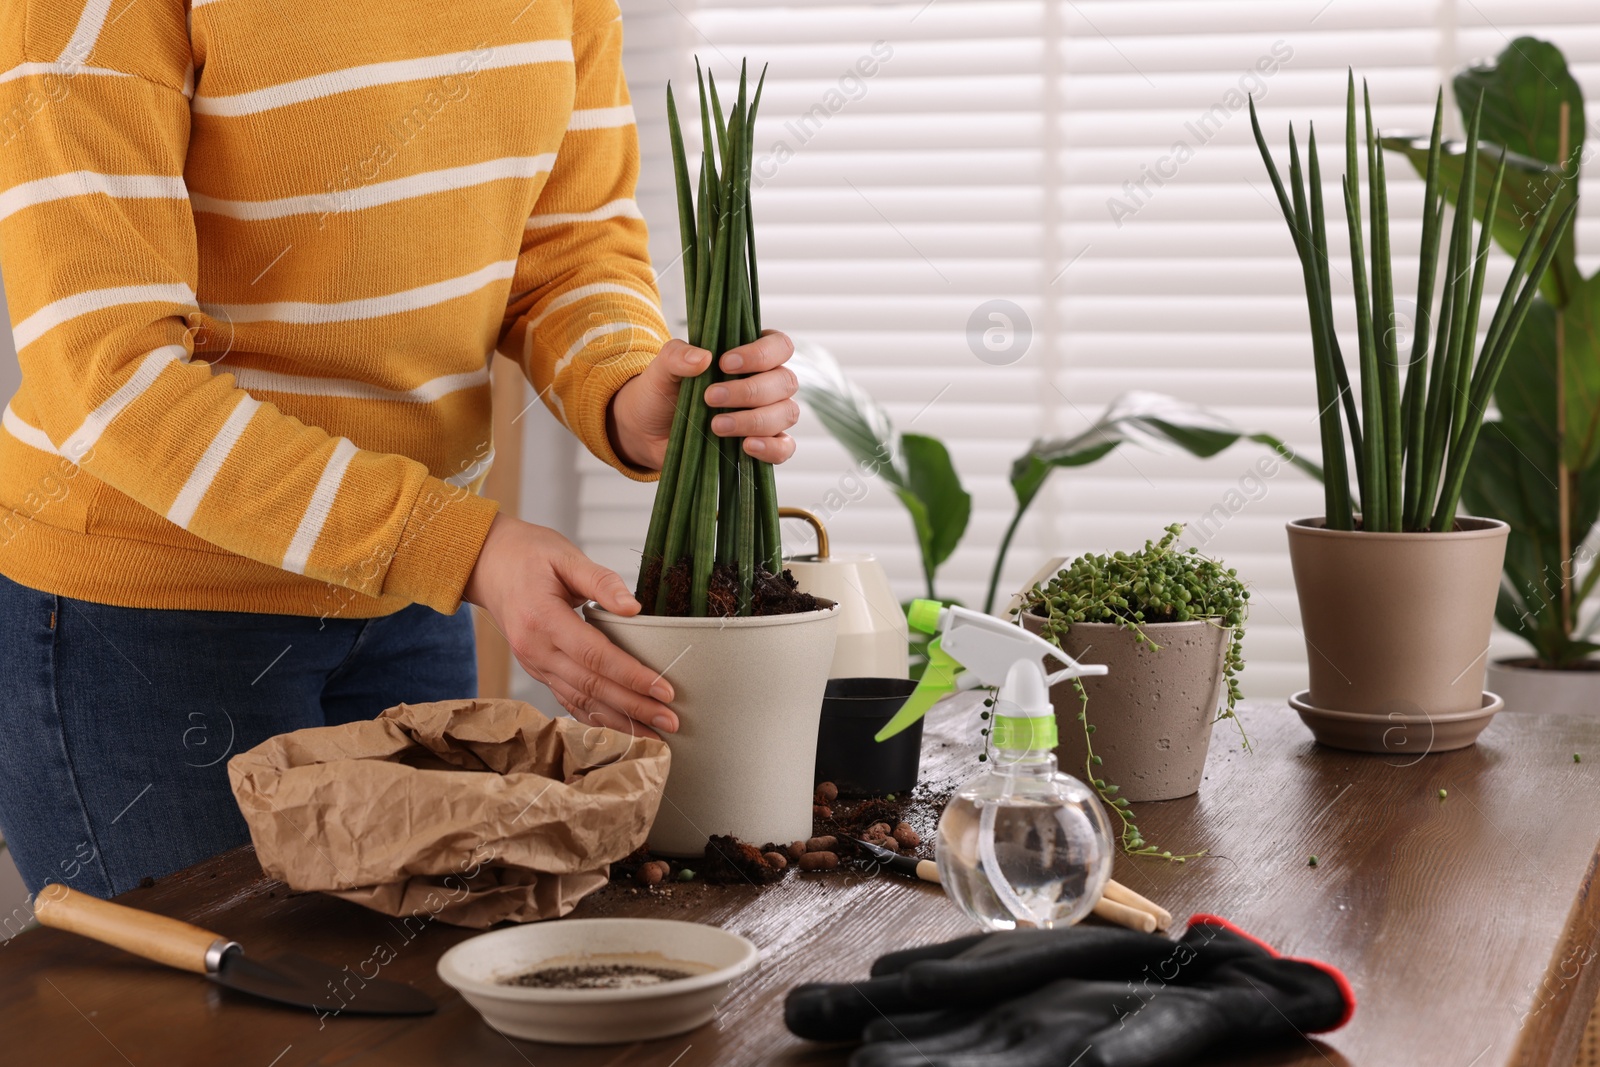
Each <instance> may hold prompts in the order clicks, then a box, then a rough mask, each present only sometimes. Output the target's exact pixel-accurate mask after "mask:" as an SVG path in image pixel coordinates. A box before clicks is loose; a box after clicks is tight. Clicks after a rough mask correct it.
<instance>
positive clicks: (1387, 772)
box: [0, 703, 1600, 1067]
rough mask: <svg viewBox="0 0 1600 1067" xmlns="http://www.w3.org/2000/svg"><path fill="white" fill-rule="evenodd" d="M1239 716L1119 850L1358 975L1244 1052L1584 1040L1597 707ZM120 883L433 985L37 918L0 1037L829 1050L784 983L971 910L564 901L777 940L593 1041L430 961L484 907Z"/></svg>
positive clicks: (8, 984)
mask: <svg viewBox="0 0 1600 1067" xmlns="http://www.w3.org/2000/svg"><path fill="white" fill-rule="evenodd" d="M973 710H974V709H973V708H972V707H970V706H964V705H960V704H957V705H955V706H947V707H944V708H941V709H940V710H938V711H937V712H936V713H935V715H934V716H933V717H932V718H931V720H930V723H929V730H928V757H927V771H928V772H929V773H931V774H935V775H938V774H946V775H947V774H949V773H952V772H954V771H958V770H961V769H964V768H966V767H969V766H970V767H972V768H973V769H976V767H977V764H976V763H975V762H974V759H975V756H974V753H975V748H974V747H973V746H972V745H971V743H970V742H971V740H972V739H974V738H975V736H976V723H975V721H974V720H973V718H972V715H973ZM1243 714H1244V719H1245V722H1246V724H1247V725H1248V726H1249V728H1250V732H1251V734H1252V736H1253V738H1254V741H1255V749H1254V751H1253V752H1251V753H1245V752H1243V751H1241V750H1240V748H1239V744H1238V739H1237V737H1236V736H1235V735H1234V734H1233V732H1232V731H1231V730H1229V729H1225V728H1219V730H1218V731H1217V733H1216V736H1215V741H1214V743H1213V745H1212V752H1211V757H1210V760H1209V762H1208V763H1207V769H1206V778H1205V782H1204V784H1203V786H1202V788H1201V790H1200V793H1199V794H1198V795H1197V796H1195V797H1191V798H1188V799H1186V800H1180V801H1172V802H1168V803H1165V804H1145V805H1141V806H1140V809H1139V816H1140V824H1141V827H1142V828H1143V829H1144V831H1145V834H1146V836H1147V838H1149V839H1150V840H1152V841H1155V842H1159V843H1160V844H1161V845H1162V846H1163V847H1166V848H1170V849H1171V850H1172V851H1174V852H1177V851H1180V850H1181V851H1193V850H1198V849H1206V850H1208V855H1207V856H1206V857H1204V858H1202V859H1200V860H1196V861H1192V862H1190V863H1188V864H1186V865H1184V866H1182V867H1178V866H1173V865H1169V864H1166V863H1162V862H1159V861H1150V860H1140V861H1130V860H1127V859H1123V860H1121V861H1119V864H1118V869H1117V872H1116V876H1117V877H1118V878H1119V879H1120V880H1122V881H1123V882H1125V883H1127V884H1128V885H1130V886H1132V887H1133V888H1135V889H1137V890H1139V891H1140V892H1143V893H1145V894H1146V895H1147V896H1150V897H1152V898H1154V899H1155V900H1157V901H1159V902H1161V903H1163V904H1165V905H1166V906H1167V907H1168V908H1169V909H1171V910H1172V911H1173V912H1174V914H1176V915H1178V916H1179V917H1180V919H1181V918H1182V917H1184V916H1187V915H1189V914H1191V913H1194V912H1211V913H1214V914H1218V915H1222V916H1224V917H1227V918H1229V919H1231V920H1233V921H1234V922H1236V923H1238V924H1240V925H1241V926H1243V927H1244V928H1246V929H1248V930H1250V931H1252V932H1254V933H1255V934H1257V935H1258V936H1260V937H1262V938H1265V939H1266V940H1268V941H1270V942H1272V943H1273V944H1275V945H1277V946H1278V947H1279V948H1281V949H1282V950H1283V951H1284V952H1286V953H1289V954H1293V955H1305V956H1314V957H1318V958H1321V959H1325V960H1328V961H1330V962H1332V963H1334V964H1336V965H1338V966H1339V967H1341V968H1343V969H1344V971H1345V973H1346V974H1347V975H1348V976H1349V978H1350V981H1351V983H1352V984H1353V985H1354V987H1355V989H1356V992H1357V994H1358V996H1359V999H1360V1007H1359V1008H1358V1009H1357V1011H1356V1014H1355V1018H1354V1020H1353V1021H1352V1022H1351V1023H1350V1025H1349V1026H1347V1027H1346V1028H1345V1029H1343V1030H1341V1031H1339V1032H1337V1033H1334V1034H1329V1035H1325V1036H1324V1037H1322V1038H1320V1039H1315V1040H1312V1039H1307V1040H1305V1041H1302V1042H1299V1043H1297V1044H1295V1045H1293V1046H1290V1047H1286V1048H1283V1049H1280V1050H1277V1051H1274V1052H1271V1053H1267V1054H1259V1055H1257V1056H1256V1057H1255V1058H1253V1059H1250V1060H1248V1061H1246V1062H1249V1063H1253V1064H1274V1065H1277V1064H1285V1065H1287V1064H1294V1065H1313V1064H1315V1065H1322V1064H1335V1065H1344V1064H1363V1065H1389V1064H1396V1065H1427V1067H1432V1065H1439V1067H1491V1065H1501V1064H1519V1065H1536V1064H1537V1065H1547V1064H1548V1065H1561V1067H1565V1065H1567V1064H1569V1063H1571V1062H1572V1057H1573V1055H1574V1053H1575V1050H1576V1048H1577V1045H1578V1041H1579V1038H1580V1035H1581V1032H1582V1029H1583V1025H1584V1021H1585V1020H1586V1019H1587V1018H1588V1015H1589V1010H1590V1008H1591V1007H1592V1006H1593V1004H1594V1002H1595V998H1596V996H1597V994H1600V895H1597V894H1596V893H1595V891H1594V890H1595V871H1596V862H1597V860H1596V845H1597V843H1600V719H1588V718H1581V717H1560V716H1543V715H1527V714H1523V715H1510V714H1502V715H1501V716H1500V717H1499V718H1498V719H1497V720H1496V721H1495V722H1494V724H1493V725H1492V726H1491V727H1490V728H1489V730H1488V731H1487V732H1486V733H1485V734H1484V735H1483V737H1482V739H1481V740H1480V742H1479V744H1478V745H1477V746H1476V747H1475V748H1471V749H1467V750H1465V751H1462V752H1455V753H1441V754H1434V755H1421V754H1420V753H1418V754H1413V755H1401V754H1399V753H1397V754H1395V755H1388V756H1366V755H1356V754H1352V753H1344V752H1336V751H1333V750H1331V749H1326V748H1321V747H1319V746H1317V745H1315V744H1313V743H1312V741H1311V739H1310V736H1309V734H1307V732H1306V731H1305V730H1304V728H1302V727H1301V725H1300V724H1299V722H1298V720H1297V719H1295V717H1294V716H1293V715H1292V713H1290V712H1289V711H1288V710H1287V709H1285V708H1283V707H1281V706H1277V705H1273V704H1262V703H1252V704H1250V705H1249V706H1248V707H1247V708H1246V709H1245V710H1244V713H1243ZM1412 747H1413V749H1414V748H1415V747H1416V744H1415V741H1414V742H1413V746H1412ZM1574 753H1579V754H1582V755H1583V756H1584V762H1581V763H1579V762H1575V761H1574V760H1573V755H1574ZM1441 789H1444V790H1446V791H1447V793H1448V796H1447V797H1446V798H1445V799H1443V800H1441V799H1440V797H1439V790H1441ZM1312 855H1315V856H1317V857H1318V863H1317V865H1316V866H1315V867H1311V866H1310V865H1309V857H1311V856H1312ZM119 899H121V900H122V901H123V902H124V903H127V904H130V905H134V906H136V907H141V908H147V909H150V910H152V911H156V912H160V913H162V914H166V915H172V916H176V917H179V918H182V919H186V920H189V921H190V922H194V923H198V924H200V925H203V926H206V927H208V928H210V929H213V930H215V931H218V932H219V933H223V934H226V935H227V936H229V937H231V938H234V939H236V940H238V941H240V942H242V943H243V944H244V945H245V946H246V948H247V949H249V950H251V951H253V952H256V953H261V954H270V953H272V952H276V951H281V950H284V949H293V950H297V951H301V952H305V953H308V954H312V955H316V956H318V957H320V958H322V959H325V960H327V961H329V962H332V963H334V964H336V965H339V964H345V965H349V966H351V967H352V968H353V969H354V968H358V967H360V965H361V964H362V962H363V961H366V960H369V959H371V958H372V957H373V956H374V953H375V951H376V950H377V949H378V947H379V946H380V945H382V946H387V947H388V948H389V949H390V950H391V951H392V952H393V953H394V959H393V961H392V962H390V963H389V964H388V965H387V966H385V967H384V968H383V975H384V977H387V978H393V979H398V980H401V981H405V982H410V983H413V984H415V985H417V986H419V987H421V988H422V989H425V990H426V991H427V992H429V993H430V994H432V995H433V996H435V997H436V998H437V999H438V1000H439V1001H440V1005H441V1006H440V1010H439V1012H438V1014H436V1015H433V1016H430V1017H426V1018H414V1019H394V1018H387V1019H378V1018H359V1017H353V1016H347V1017H342V1018H335V1019H328V1020H322V1019H319V1018H318V1017H317V1016H315V1015H313V1014H311V1013H310V1012H298V1011H295V1010H293V1009H288V1008H281V1007H277V1006H274V1005H270V1004H265V1003H260V1002H256V1001H253V1000H251V999H249V998H246V997H243V996H240V995H237V994H234V993H232V992H230V991H227V990H223V989H221V988H219V987H217V986H214V985H211V984H210V983H207V982H205V981H204V980H203V979H200V978H198V977H196V976H193V975H189V974H183V973H178V972H175V971H169V970H164V969H162V968H159V967H157V966H154V965H152V964H147V963H145V962H143V961H142V960H138V959H135V958H134V957H131V956H128V955H126V954H123V953H120V952H118V951H116V950H114V949H110V948H105V947H102V946H100V945H97V944H94V943H92V942H89V941H85V940H82V939H79V938H75V937H73V936H71V935H68V934H62V933H59V932H57V931H53V930H34V931H30V932H28V933H25V934H23V935H21V936H19V937H17V938H14V939H13V940H12V941H10V942H8V943H6V944H5V945H4V946H0V1063H5V1064H13V1063H14V1064H29V1065H33V1064H72V1065H100V1064H109V1065H117V1067H121V1065H133V1067H146V1065H156V1064H230V1065H235V1064H237V1065H254V1067H302V1065H311V1064H340V1065H344V1064H357V1063H362V1064H365V1063H371V1064H385V1065H396V1067H406V1065H413V1064H415V1065H461V1067H499V1065H508V1067H523V1065H536V1067H546V1065H555V1067H566V1065H570V1067H602V1065H603V1067H701V1065H711V1064H716V1065H745V1064H783V1065H793V1067H798V1065H806V1067H820V1065H824V1064H838V1063H842V1062H843V1061H844V1059H845V1058H846V1055H847V1053H848V1049H843V1048H840V1047H827V1046H813V1045H808V1044H807V1043H805V1042H802V1041H799V1040H797V1039H795V1038H793V1037H791V1036H789V1035H788V1033H787V1032H785V1031H784V1029H783V1024H782V1008H781V1005H782V1000H783V995H784V993H785V991H786V990H788V989H789V988H790V987H792V986H793V985H795V984H797V983H799V982H802V981H812V980H828V979H844V978H849V977H857V976H860V975H863V974H865V973H866V970H867V967H868V965H869V963H870V961H871V960H872V959H873V957H875V956H877V955H879V954H880V953H882V952H885V951H888V950H891V949H896V948H902V947H904V946H907V945H911V944H917V943H922V942H926V941H932V940H938V939H942V938H945V937H949V936H952V935H956V934H959V933H963V932H966V931H967V930H969V929H970V927H969V926H968V925H967V923H966V922H965V920H964V919H963V918H962V916H961V915H960V914H959V913H958V912H957V911H956V910H955V908H954V907H952V906H951V905H950V904H949V903H948V902H947V901H946V900H945V899H944V897H943V896H942V894H941V893H940V892H939V890H938V889H937V888H936V887H932V886H928V885H924V884H920V883H915V882H910V881H906V880H903V879H898V878H895V877H894V876H891V875H881V876H876V877H874V876H869V875H866V874H861V873H834V874H827V875H821V874H819V875H791V876H790V877H788V878H787V879H786V880H785V881H784V882H783V883H781V884H779V885H777V886H774V887H770V888H767V889H765V890H761V891H757V890H755V889H753V888H751V887H742V886H728V887H706V888H702V889H695V888H692V887H689V888H679V889H678V890H677V891H675V892H674V894H673V895H672V896H671V897H670V898H662V899H652V898H650V897H648V896H645V895H640V896H638V897H633V896H629V895H628V894H627V893H626V892H623V893H620V894H619V893H616V892H615V891H611V892H609V893H607V894H606V895H605V897H603V898H601V900H599V901H595V900H593V899H591V900H590V901H585V902H584V904H583V905H581V906H580V907H579V909H578V911H577V913H576V914H578V915H580V916H581V915H584V914H588V913H592V912H595V911H604V912H605V913H606V914H614V915H622V914H631V915H654V916H668V917H673V918H680V919H690V920H694V921H697V922H706V923H711V924H714V925H717V926H720V927H723V928H726V929H730V930H735V931H738V932H739V933H742V934H744V935H745V936H747V937H749V938H750V939H751V940H753V941H755V942H756V944H758V945H760V946H761V948H762V950H763V961H762V963H761V965H760V966H759V967H758V968H757V969H756V970H755V971H754V972H753V973H752V974H750V975H749V976H748V977H747V978H746V979H744V980H743V981H742V982H740V983H739V984H738V985H737V986H736V988H735V990H734V991H733V993H732V995H731V996H730V997H729V998H728V1000H727V1001H726V1002H725V1003H724V1004H723V1006H722V1008H721V1011H720V1013H719V1016H718V1018H717V1019H716V1020H715V1021H714V1022H712V1023H710V1024H708V1025H706V1026H704V1027H701V1028H700V1029H698V1030H695V1031H693V1032H691V1033H688V1034H684V1035H682V1036H681V1037H675V1038H668V1039H664V1040H660V1041H653V1042H646V1043H642V1044H635V1045H626V1046H613V1047H603V1048H588V1049H579V1048H563V1047H558V1046H550V1045H539V1044H533V1043H528V1042H522V1041H514V1040H511V1039H509V1038H506V1037H504V1036H502V1035H500V1034H498V1033H496V1032H495V1031H493V1030H491V1029H490V1028H489V1027H488V1026H486V1025H485V1024H484V1023H483V1022H482V1021H481V1020H480V1019H479V1018H478V1016H477V1015H476V1014H475V1013H474V1012H473V1011H472V1009H471V1008H470V1007H468V1006H467V1004H466V1003H465V1002H464V1001H462V1000H461V999H460V998H459V997H458V996H456V995H455V994H454V993H453V992H452V991H451V990H450V989H448V988H447V987H446V986H444V985H443V984H442V983H441V982H440V981H439V980H438V978H437V977H436V975H435V973H434V964H435V962H436V961H437V960H438V958H439V956H440V954H441V953H442V952H443V951H444V950H445V949H446V948H448V947H449V946H451V945H453V944H455V943H457V942H459V941H461V940H462V939H464V938H466V937H469V936H471V932H470V931H465V930H460V929H455V928H451V927H446V926H442V925H439V924H432V925H431V926H429V927H427V928H425V929H423V930H422V931H421V932H420V933H418V934H416V935H415V936H414V937H409V938H408V937H406V936H404V932H403V931H402V930H401V929H400V928H399V927H398V925H397V924H396V923H395V922H392V921H391V920H389V919H387V918H385V917H383V916H380V915H376V914H374V913H372V912H368V911H365V910H363V909H361V908H359V907H356V906H355V905H351V904H347V903H344V902H342V901H338V900H334V899H331V898H328V897H325V896H322V895H320V894H292V893H289V892H287V891H286V890H285V888H284V887H283V886H282V885H281V884H279V883H277V882H274V881H272V880H270V879H268V878H266V877H265V876H264V875H263V874H262V873H261V870H260V868H259V866H258V865H257V863H256V861H255V857H254V854H253V852H252V851H251V850H250V849H248V848H242V849H237V850H234V851H232V852H229V853H225V854H223V855H221V856H218V857H215V858H213V859H211V860H208V861H206V862H205V863H201V864H199V865H197V866H195V867H192V868H190V869H188V870H186V871H183V872H181V873H179V874H176V875H173V876H171V877H168V878H164V879H162V880H161V881H160V882H158V883H157V884H156V885H154V886H153V887H150V888H147V889H139V890H134V891H133V892H130V893H127V894H124V895H123V897H121V898H119ZM369 973H370V972H369ZM1227 1062H1231V1063H1239V1062H1241V1061H1240V1060H1239V1059H1238V1058H1236V1057H1230V1058H1229V1059H1228V1061H1227Z"/></svg>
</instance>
